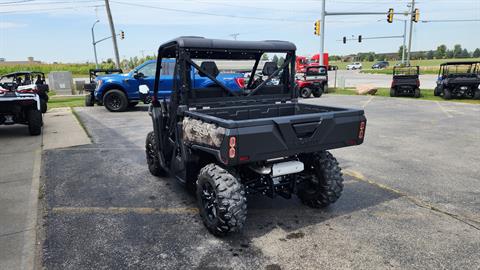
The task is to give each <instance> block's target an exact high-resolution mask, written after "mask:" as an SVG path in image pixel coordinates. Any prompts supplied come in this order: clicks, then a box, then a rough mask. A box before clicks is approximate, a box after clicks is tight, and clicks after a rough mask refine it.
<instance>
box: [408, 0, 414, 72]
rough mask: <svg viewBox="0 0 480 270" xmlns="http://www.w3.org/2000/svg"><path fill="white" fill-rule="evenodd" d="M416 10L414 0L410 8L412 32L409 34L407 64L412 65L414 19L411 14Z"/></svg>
mask: <svg viewBox="0 0 480 270" xmlns="http://www.w3.org/2000/svg"><path fill="white" fill-rule="evenodd" d="M414 11H415V0H412V4H411V10H410V34H409V35H408V54H407V65H410V56H411V49H412V31H413V20H412V18H411V16H412V14H413V12H414Z"/></svg>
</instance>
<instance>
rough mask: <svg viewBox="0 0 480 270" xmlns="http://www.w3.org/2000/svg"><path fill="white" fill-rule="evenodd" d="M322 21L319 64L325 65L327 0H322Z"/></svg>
mask: <svg viewBox="0 0 480 270" xmlns="http://www.w3.org/2000/svg"><path fill="white" fill-rule="evenodd" d="M320 21H321V22H320V23H321V24H320V55H319V58H318V64H319V65H322V66H323V64H324V63H325V59H323V53H324V51H325V0H322V14H321V18H320Z"/></svg>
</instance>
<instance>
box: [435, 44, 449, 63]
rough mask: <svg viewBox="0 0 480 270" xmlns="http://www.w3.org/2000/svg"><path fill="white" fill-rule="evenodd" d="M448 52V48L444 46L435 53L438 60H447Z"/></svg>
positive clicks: (439, 47)
mask: <svg viewBox="0 0 480 270" xmlns="http://www.w3.org/2000/svg"><path fill="white" fill-rule="evenodd" d="M446 52H447V46H446V45H444V44H442V45H440V46H438V47H437V51H436V52H435V57H436V58H437V59H442V58H445V55H446Z"/></svg>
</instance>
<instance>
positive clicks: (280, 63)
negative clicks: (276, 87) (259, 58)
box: [278, 56, 285, 66]
mask: <svg viewBox="0 0 480 270" xmlns="http://www.w3.org/2000/svg"><path fill="white" fill-rule="evenodd" d="M283 63H285V58H283V56H280V58H278V65H279V66H281V65H283Z"/></svg>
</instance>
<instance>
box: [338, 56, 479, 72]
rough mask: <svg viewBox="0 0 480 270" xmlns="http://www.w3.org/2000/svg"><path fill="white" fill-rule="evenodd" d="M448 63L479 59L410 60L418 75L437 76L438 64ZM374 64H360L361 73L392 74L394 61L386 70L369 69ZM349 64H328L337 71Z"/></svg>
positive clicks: (476, 59)
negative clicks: (361, 67) (418, 71)
mask: <svg viewBox="0 0 480 270" xmlns="http://www.w3.org/2000/svg"><path fill="white" fill-rule="evenodd" d="M450 61H480V58H455V59H430V60H412V61H411V64H412V65H413V66H420V74H437V73H438V69H439V66H440V64H442V63H445V62H450ZM376 62H377V61H375V62H361V63H362V65H363V70H362V71H361V72H362V73H372V74H392V70H393V65H395V62H394V61H390V65H391V67H389V68H386V69H375V70H373V69H370V67H371V66H372V65H373V64H374V63H376ZM350 63H351V62H339V61H331V62H330V63H329V64H330V65H334V66H338V68H339V69H346V68H347V65H348V64H350Z"/></svg>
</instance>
